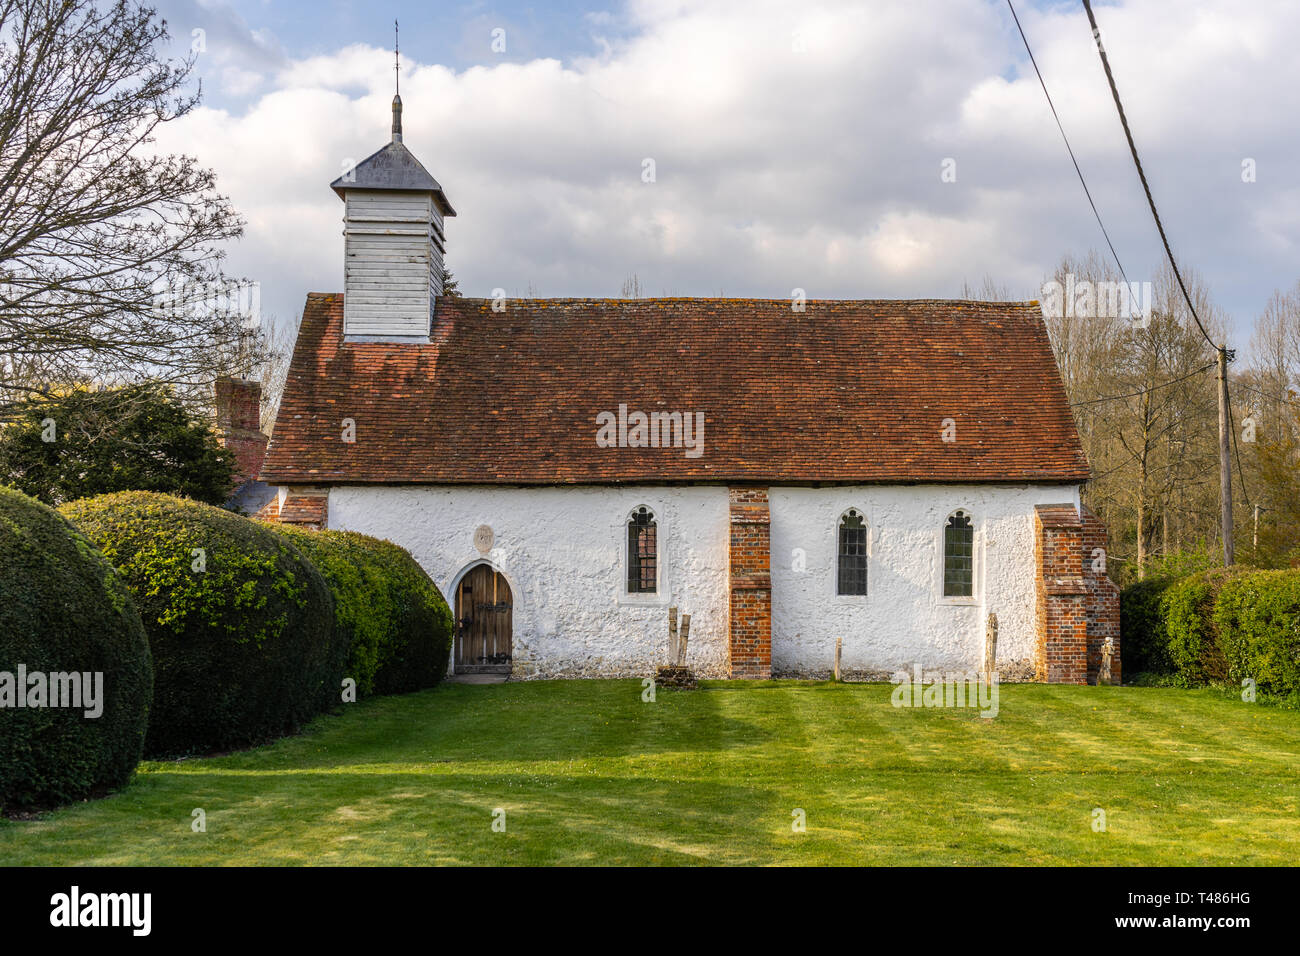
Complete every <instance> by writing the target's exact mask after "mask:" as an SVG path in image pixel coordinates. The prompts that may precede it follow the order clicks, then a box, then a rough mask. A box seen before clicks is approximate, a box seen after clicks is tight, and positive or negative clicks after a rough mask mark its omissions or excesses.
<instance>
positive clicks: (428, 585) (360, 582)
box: [271, 525, 452, 696]
mask: <svg viewBox="0 0 1300 956" xmlns="http://www.w3.org/2000/svg"><path fill="white" fill-rule="evenodd" d="M271 527H273V528H275V530H276V531H278V532H280V533H281V534H284V535H286V536H288V537H289V539H290V540H292V541H293V542H294V543H295V544H297V545H298V547H299V548H301V549H302V551H303V553H304V554H306V555H307V556H308V558H310V560H311V562H312V563H313V564H314V565H316V567H317V568H318V569H319V570H320V572H321V574H322V575H323V576H324V577H325V581H326V583H328V584H329V587H330V590H331V591H332V592H333V594H334V610H335V621H336V626H337V628H338V630H339V631H340V633H342V634H344V635H346V638H347V641H348V646H349V647H350V651H349V653H348V655H347V666H346V668H345V669H344V674H345V676H347V677H351V678H353V679H354V680H356V682H357V693H358V695H359V696H364V695H369V694H396V693H404V692H406V691H413V690H420V689H421V688H425V687H432V686H434V685H435V684H437V683H438V682H439V681H440V680H442V678H443V677H444V676H446V673H447V659H448V657H449V655H450V653H451V639H452V614H451V610H450V609H449V608H448V607H447V602H446V601H445V600H444V599H443V596H442V594H441V592H439V590H438V587H437V585H435V584H434V583H433V581H432V580H431V579H430V578H429V576H428V575H427V574H426V573H425V572H424V569H423V568H422V567H420V565H419V564H418V563H417V562H416V560H415V559H414V558H413V557H411V555H410V554H409V553H408V552H407V551H406V550H404V549H403V548H400V547H398V546H397V545H395V544H393V543H392V542H390V541H381V540H380V539H378V538H372V537H369V536H368V535H364V534H359V533H357V532H355V531H329V530H325V531H308V530H305V529H302V528H295V527H292V526H290V525H272V526H271Z"/></svg>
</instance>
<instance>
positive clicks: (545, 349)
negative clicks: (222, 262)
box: [261, 293, 1088, 484]
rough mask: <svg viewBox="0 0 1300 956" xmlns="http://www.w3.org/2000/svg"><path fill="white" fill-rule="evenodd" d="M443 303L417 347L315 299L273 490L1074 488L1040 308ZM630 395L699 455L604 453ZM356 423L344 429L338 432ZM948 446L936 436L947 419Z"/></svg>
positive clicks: (281, 421)
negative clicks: (606, 423)
mask: <svg viewBox="0 0 1300 956" xmlns="http://www.w3.org/2000/svg"><path fill="white" fill-rule="evenodd" d="M491 305H492V303H491V301H490V300H484V299H467V298H445V297H444V298H439V299H438V300H437V303H436V307H435V311H434V323H433V334H432V336H431V340H430V343H429V344H426V345H414V344H394V343H375V342H369V343H361V342H347V343H345V342H344V341H343V296H341V295H337V294H334V295H324V294H318V293H313V294H310V295H308V297H307V304H306V307H305V308H304V310H303V318H302V327H301V330H300V332H299V334H298V344H297V347H296V348H295V350H294V356H293V362H292V365H291V368H290V372H289V380H288V384H287V386H286V389H285V394H284V399H283V402H282V404H281V405H280V411H279V416H278V419H277V421H276V425H275V431H274V434H273V437H272V439H271V447H270V450H269V452H268V454H267V457H266V462H265V464H264V465H263V468H262V472H261V477H262V478H263V479H264V480H267V481H271V482H276V483H282V484H293V483H331V482H336V483H350V482H356V483H370V482H383V483H422V482H477V483H504V484H522V483H528V484H568V483H596V482H635V481H654V482H661V481H701V480H703V481H736V482H740V481H760V482H937V481H962V482H991V481H999V482H1061V483H1073V482H1078V481H1083V480H1086V479H1087V477H1088V463H1087V461H1086V459H1085V458H1084V454H1083V449H1082V448H1081V447H1080V445H1079V437H1078V434H1077V433H1076V431H1075V427H1074V420H1073V417H1072V416H1071V413H1070V407H1069V405H1068V403H1067V400H1066V397H1065V391H1064V389H1063V388H1062V386H1061V379H1060V375H1059V373H1058V371H1057V368H1056V363H1055V361H1054V359H1053V356H1052V351H1051V348H1050V346H1049V343H1048V339H1047V333H1046V330H1045V328H1044V326H1043V321H1042V316H1041V313H1040V311H1039V308H1038V306H1037V304H1035V303H1032V302H1027V303H984V302H944V301H930V300H912V301H873V300H854V301H809V302H808V303H807V305H806V311H805V312H803V313H796V312H793V311H792V310H791V307H790V303H789V301H788V300H757V299H634V300H614V299H511V300H509V301H508V303H507V308H506V311H505V312H502V313H494V312H493V311H492V309H491ZM620 403H622V404H625V405H626V406H627V407H628V410H629V412H630V411H634V410H640V411H644V412H646V413H650V412H656V411H658V412H682V413H687V412H703V413H704V416H705V433H704V453H703V455H701V456H700V457H695V458H688V457H686V455H685V453H684V449H683V448H680V447H677V448H628V447H622V448H619V447H614V448H602V447H599V446H598V445H597V442H596V433H597V421H596V416H597V415H598V414H599V413H601V412H606V411H608V412H612V413H615V414H617V412H618V406H619V405H620ZM345 418H351V419H353V420H354V421H355V423H356V427H355V436H356V440H355V442H352V443H348V442H344V441H343V440H342V433H343V420H344V419H345ZM949 418H951V419H952V420H953V421H954V422H955V424H956V436H955V437H956V440H955V441H952V442H945V441H943V440H942V437H941V429H942V428H943V423H944V420H945V419H949Z"/></svg>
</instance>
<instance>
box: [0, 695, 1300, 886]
mask: <svg viewBox="0 0 1300 956" xmlns="http://www.w3.org/2000/svg"><path fill="white" fill-rule="evenodd" d="M890 691H891V688H890V687H889V686H888V685H884V684H830V683H796V682H784V681H783V682H772V683H757V684H756V683H747V682H735V683H731V682H714V683H706V684H704V685H702V687H701V689H700V690H698V691H694V692H673V691H666V690H660V691H659V694H658V700H657V701H656V702H655V703H643V702H642V701H641V685H640V682H638V681H538V682H525V683H511V684H501V685H495V686H471V685H461V684H449V685H445V686H442V687H439V688H438V689H436V690H433V691H426V692H424V693H420V694H411V695H407V696H403V697H388V698H379V699H374V700H369V701H364V702H362V703H359V704H353V705H349V707H348V709H347V710H346V712H344V713H342V714H341V715H338V716H330V717H325V718H322V719H320V720H318V721H316V722H315V723H314V724H313V725H312V726H311V728H310V729H309V731H308V732H307V733H305V734H303V735H302V736H299V737H293V738H288V739H285V740H282V741H279V742H278V743H276V744H273V745H271V746H267V747H262V748H259V749H257V750H251V751H246V752H243V753H239V754H234V755H230V756H225V757H217V758H212V759H204V760H185V761H179V762H167V763H156V762H155V763H146V764H142V765H141V768H140V772H139V773H138V774H137V776H136V778H135V781H134V782H133V783H132V784H131V786H130V787H129V788H128V789H127V790H125V791H124V792H122V793H120V794H117V795H115V796H113V797H109V798H107V799H104V800H99V801H94V802H90V803H84V804H78V805H77V806H75V807H70V808H66V809H63V810H60V811H57V812H55V813H52V814H50V815H48V816H45V817H42V818H40V819H37V820H21V821H15V820H0V863H5V864H55V865H58V864H78V865H97V864H186V865H189V864H591V863H635V864H690V863H727V864H769V863H787V864H858V863H864V864H901V865H906V864H954V863H955V864H1192V865H1195V864H1228V865H1234V864H1263V863H1270V864H1295V863H1296V862H1297V860H1298V859H1300V712H1295V711H1287V710H1279V709H1276V708H1271V707H1265V706H1259V705H1253V704H1244V703H1240V702H1237V701H1234V700H1231V699H1228V698H1227V697H1225V696H1224V695H1222V694H1219V693H1216V692H1213V691H1184V690H1176V689H1167V688H1120V687H1115V688H1111V687H1065V686H1044V685H1032V684H1026V685H1011V686H1007V685H1004V686H1003V687H1002V688H1001V691H1002V694H1001V711H1000V713H999V715H998V717H997V718H996V719H995V720H985V719H982V718H980V717H979V716H977V714H976V713H975V712H972V711H969V710H942V709H929V710H920V709H899V708H894V707H892V706H890V702H889V697H890ZM196 807H201V808H203V809H204V810H205V811H206V814H207V832H206V833H195V832H192V830H191V811H192V810H193V809H194V808H196ZM1095 807H1100V808H1102V809H1104V810H1105V813H1106V830H1105V832H1094V830H1093V809H1094V808H1095ZM496 808H502V809H504V810H505V814H506V815H505V822H506V830H505V832H494V831H493V829H492V820H493V811H494V809H496ZM796 808H800V809H802V810H804V811H805V813H806V815H807V830H806V832H803V833H796V832H792V827H791V824H792V820H793V817H792V812H793V811H794V810H795V809H796Z"/></svg>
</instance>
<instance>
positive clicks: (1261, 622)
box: [1214, 570, 1300, 697]
mask: <svg viewBox="0 0 1300 956" xmlns="http://www.w3.org/2000/svg"><path fill="white" fill-rule="evenodd" d="M1214 623H1215V626H1216V627H1217V628H1218V630H1219V633H1220V635H1221V638H1220V640H1221V642H1222V645H1223V651H1224V656H1225V657H1226V659H1227V663H1228V671H1229V675H1230V676H1231V677H1232V679H1233V680H1234V681H1240V680H1242V679H1244V678H1247V677H1249V678H1253V679H1254V680H1255V681H1256V683H1257V685H1258V686H1259V688H1260V689H1261V690H1263V691H1267V692H1269V693H1272V694H1277V695H1279V696H1283V697H1295V696H1300V570H1287V571H1254V572H1251V573H1249V574H1243V575H1239V576H1237V577H1235V578H1233V579H1232V580H1231V581H1229V582H1228V583H1226V584H1225V585H1224V586H1223V590H1222V591H1221V592H1220V593H1219V599H1218V602H1217V603H1216V604H1215V608H1214Z"/></svg>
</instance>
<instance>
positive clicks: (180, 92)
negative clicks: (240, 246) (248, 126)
mask: <svg viewBox="0 0 1300 956" xmlns="http://www.w3.org/2000/svg"><path fill="white" fill-rule="evenodd" d="M166 37H167V27H166V23H165V22H163V21H161V20H158V19H157V18H156V17H155V12H154V11H153V10H152V9H150V8H148V7H146V6H141V5H139V4H137V3H135V2H131V0H116V2H106V3H96V2H94V0H0V354H3V355H4V360H3V362H0V412H2V411H3V410H4V409H5V408H6V407H9V406H11V405H12V404H13V403H14V402H16V401H18V400H21V399H22V398H23V397H25V396H29V395H33V394H49V393H50V391H51V390H52V389H57V388H58V387H60V385H62V384H65V383H68V382H70V381H83V380H93V381H96V382H99V383H102V384H114V383H117V382H121V381H124V380H130V379H133V378H138V377H141V376H148V377H151V378H155V379H160V380H163V381H166V382H169V383H171V384H174V385H177V386H179V387H180V389H181V391H185V390H187V389H188V390H190V391H194V390H197V389H199V388H201V387H202V386H203V385H205V384H206V383H207V382H209V381H210V379H211V377H212V369H211V357H212V356H214V355H229V354H232V353H234V352H235V351H237V348H236V346H237V343H239V342H240V340H241V338H246V337H247V335H248V331H247V329H246V328H245V327H244V324H245V322H246V320H247V312H248V310H247V308H246V307H245V305H246V298H247V297H246V296H244V295H241V294H240V293H239V290H238V288H236V287H235V284H234V283H233V281H232V280H231V279H229V278H228V277H226V276H225V275H223V273H222V270H221V262H222V258H223V252H222V249H221V246H222V244H223V243H224V242H225V241H226V240H229V239H231V238H234V237H236V236H238V235H239V234H240V233H241V231H242V222H241V221H240V219H239V217H238V216H237V215H236V214H235V212H234V210H233V209H232V208H231V206H230V203H229V202H228V200H227V199H226V198H225V197H224V196H222V195H220V194H219V193H218V192H217V191H216V182H215V178H214V176H213V174H212V172H211V171H210V170H207V169H204V168H202V167H201V166H199V165H198V163H197V162H196V160H194V159H193V158H191V157H188V156H177V155H160V154H159V153H158V152H157V151H156V150H155V149H153V147H152V144H153V142H154V135H155V133H156V132H157V131H158V129H159V127H160V126H162V125H163V124H165V123H169V122H172V121H174V120H176V119H178V118H179V117H182V116H184V115H186V114H187V113H189V112H190V111H191V110H192V109H193V108H194V107H195V106H196V105H197V103H198V98H199V91H195V92H193V93H190V92H187V84H188V79H189V75H190V71H191V69H192V66H193V60H192V59H190V60H184V61H175V60H163V59H160V58H159V55H158V52H157V48H158V46H159V44H160V43H162V42H163V41H164V40H165V39H166ZM245 352H246V353H247V352H248V350H247V349H245ZM254 358H255V357H254Z"/></svg>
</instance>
